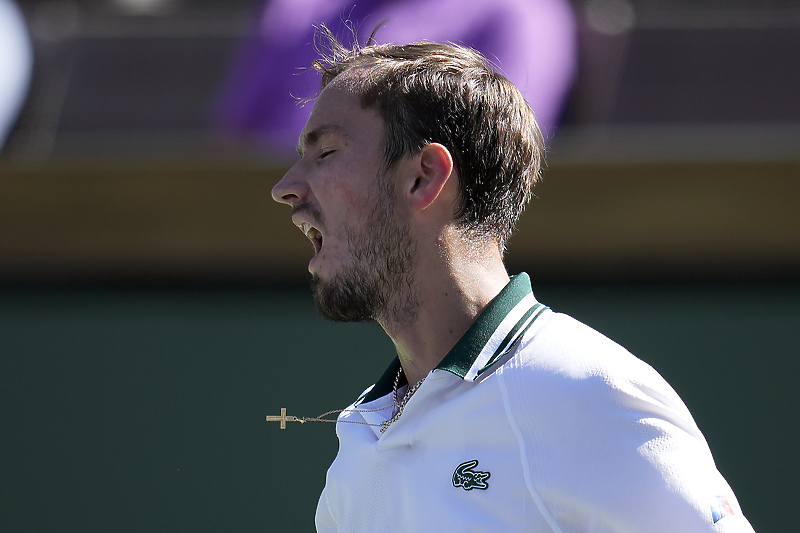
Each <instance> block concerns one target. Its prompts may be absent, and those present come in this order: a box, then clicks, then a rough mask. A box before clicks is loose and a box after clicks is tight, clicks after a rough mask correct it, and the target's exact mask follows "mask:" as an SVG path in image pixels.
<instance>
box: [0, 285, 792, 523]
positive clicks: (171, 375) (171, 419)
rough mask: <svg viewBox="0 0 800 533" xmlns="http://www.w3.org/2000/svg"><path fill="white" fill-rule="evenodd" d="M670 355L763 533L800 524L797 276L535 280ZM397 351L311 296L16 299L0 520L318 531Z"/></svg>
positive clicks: (25, 295) (3, 352) (7, 322)
mask: <svg viewBox="0 0 800 533" xmlns="http://www.w3.org/2000/svg"><path fill="white" fill-rule="evenodd" d="M536 293H537V296H538V298H539V299H540V300H541V301H543V302H544V303H547V304H548V305H550V306H551V307H553V308H554V309H555V310H557V311H563V312H566V313H569V314H572V315H573V316H575V317H576V318H578V319H580V320H582V321H584V322H586V323H588V324H589V325H591V326H593V327H595V328H596V329H599V330H600V331H602V332H604V333H606V334H607V335H608V336H610V337H612V338H614V339H615V340H617V341H618V342H620V343H621V344H623V345H625V346H626V347H628V348H629V349H631V350H632V351H633V352H634V353H636V354H637V355H639V356H640V357H641V358H643V359H645V360H647V361H648V362H650V363H651V364H652V365H653V366H655V367H656V368H657V369H658V370H659V371H660V372H661V373H662V374H663V375H664V376H665V377H666V378H667V379H668V380H669V381H670V382H671V383H672V385H673V386H674V387H675V388H676V389H677V391H678V392H679V393H680V394H681V396H682V397H683V398H684V400H685V401H686V403H687V404H688V405H689V408H690V409H691V410H692V412H693V413H694V415H695V418H696V419H697V421H698V424H699V425H700V427H701V429H702V430H703V431H704V433H705V434H706V437H707V439H708V440H709V443H710V445H711V449H712V451H713V452H714V454H715V457H716V460H717V465H718V467H719V468H720V470H721V471H722V472H723V474H724V475H725V476H726V477H727V479H728V481H729V482H730V483H731V485H732V486H733V487H734V490H735V491H736V492H737V495H738V496H739V500H740V503H741V504H742V506H743V508H744V510H745V513H746V514H747V515H748V517H749V518H750V520H751V522H752V523H753V525H754V527H755V528H756V530H757V531H759V532H761V533H763V532H768V531H782V530H786V528H787V527H788V524H789V520H790V515H789V514H788V513H786V512H784V511H785V510H786V509H791V508H793V503H794V498H793V497H792V496H793V494H796V490H795V488H794V486H793V484H792V483H793V482H794V479H795V477H796V473H797V470H798V460H797V458H796V455H795V453H794V449H795V447H796V443H797V442H798V430H797V427H796V421H797V415H796V408H797V403H798V402H797V396H798V395H797V393H796V389H795V387H794V381H795V376H797V375H798V370H800V368H799V367H800V365H798V362H797V361H798V357H797V356H798V349H797V340H798V331H800V328H798V326H800V306H799V305H798V301H800V285H798V284H724V285H701V284H667V285H654V284H649V285H590V284H583V285H580V284H578V285H567V284H560V285H559V284H545V285H541V286H538V287H536ZM390 357H391V344H390V343H389V341H388V340H387V339H386V338H385V337H384V335H383V333H382V332H381V331H380V329H378V328H377V326H374V325H339V324H330V323H326V322H324V321H323V320H321V319H320V318H318V317H317V315H316V313H315V311H314V309H313V305H312V303H311V299H310V296H309V295H308V291H307V289H305V288H298V289H285V290H278V289H271V290H267V289H254V288H251V289H224V290H223V289H203V290H199V289H198V290H108V289H107V290H101V289H53V288H50V289H47V288H41V289H36V288H25V289H9V288H6V289H3V290H0V391H1V392H2V399H1V400H2V401H0V416H1V417H2V418H0V454H2V462H0V490H1V491H2V492H0V529H2V530H3V531H9V532H18V531H19V532H44V531H54V532H55V531H58V532H64V531H75V532H78V531H80V532H95V531H97V532H108V531H114V532H128V531H129V532H142V531H192V532H203V531H208V532H219V531H236V532H240V533H243V532H248V531H311V530H313V514H314V509H315V506H316V499H317V496H318V493H319V491H320V490H321V488H322V486H323V483H324V475H325V470H326V468H327V465H328V464H329V463H330V461H331V460H332V459H333V457H334V455H335V453H336V446H337V444H336V437H335V434H334V427H333V425H332V424H305V425H302V426H300V425H297V424H295V425H290V427H289V428H288V429H287V430H285V431H281V430H280V429H279V428H278V426H277V425H276V424H269V425H268V424H267V423H265V422H264V415H266V414H277V413H278V412H279V410H280V408H281V407H286V408H287V409H288V410H289V414H296V415H305V416H313V415H317V414H320V413H322V412H324V411H327V410H329V409H334V408H341V407H344V406H346V405H347V404H348V403H349V402H350V401H351V400H352V399H354V398H355V397H356V396H357V395H358V394H359V393H360V392H361V391H362V390H363V389H364V388H365V387H366V386H368V385H369V384H370V383H371V381H372V380H373V379H375V378H376V377H377V376H378V375H379V374H380V372H381V371H382V370H383V368H384V366H385V365H386V363H387V362H388V360H389V358H390Z"/></svg>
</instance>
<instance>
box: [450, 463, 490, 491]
mask: <svg viewBox="0 0 800 533" xmlns="http://www.w3.org/2000/svg"><path fill="white" fill-rule="evenodd" d="M476 466H478V460H477V459H473V460H472V461H465V462H463V463H461V464H460V465H458V466H457V467H456V471H455V472H453V486H454V487H461V488H463V489H464V490H472V489H480V490H486V489H488V488H489V484H488V483H487V482H486V480H487V479H489V477H491V475H492V474H491V473H489V472H481V471H480V470H473V468H475V467H476Z"/></svg>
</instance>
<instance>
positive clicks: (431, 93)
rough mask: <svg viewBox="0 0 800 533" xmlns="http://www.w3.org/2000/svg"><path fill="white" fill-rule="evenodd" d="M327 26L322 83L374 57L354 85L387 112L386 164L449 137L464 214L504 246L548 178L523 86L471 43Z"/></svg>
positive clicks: (469, 226)
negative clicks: (381, 39)
mask: <svg viewBox="0 0 800 533" xmlns="http://www.w3.org/2000/svg"><path fill="white" fill-rule="evenodd" d="M376 30H377V28H376ZM318 31H319V33H320V36H321V37H322V38H323V39H324V40H325V41H327V44H328V45H329V48H328V52H327V54H323V58H322V59H321V60H318V61H316V62H315V63H314V68H316V69H317V70H318V71H320V72H322V75H323V76H322V88H323V89H324V88H325V87H326V86H327V85H328V84H329V83H330V82H331V81H332V80H333V79H334V78H336V76H338V75H339V74H341V73H343V72H346V71H348V70H351V69H353V68H358V67H367V72H366V74H365V75H363V76H359V77H358V79H357V80H356V81H355V82H354V88H355V90H356V91H357V93H358V94H359V95H360V98H361V103H362V105H363V106H364V107H368V108H374V109H377V110H378V112H379V113H380V114H381V116H382V117H383V120H384V122H385V128H386V133H385V138H384V150H385V154H384V162H385V165H386V168H387V169H389V168H391V167H392V166H393V165H394V164H395V163H397V162H398V161H399V160H400V159H401V158H402V157H404V156H406V155H413V154H417V153H419V152H420V150H422V148H423V147H424V146H425V145H427V144H430V143H434V142H435V143H440V144H442V145H443V146H445V147H446V148H447V149H448V150H449V151H450V153H451V155H452V157H453V159H454V164H455V167H456V170H457V172H458V176H459V178H460V181H459V193H460V194H459V196H460V197H459V205H458V206H457V212H456V213H455V217H456V220H457V221H458V224H459V225H460V226H461V227H462V228H464V229H466V230H468V231H469V232H471V233H473V234H475V235H477V236H480V237H491V238H493V239H494V240H496V241H497V242H498V243H499V245H500V248H501V250H504V249H505V246H506V243H507V242H508V239H509V238H510V237H511V234H512V233H513V231H514V228H515V225H516V223H517V220H518V219H519V216H520V215H521V214H522V212H523V210H524V209H525V205H526V204H527V203H528V201H529V200H530V197H531V194H532V189H533V186H534V184H535V183H536V182H537V181H538V180H539V177H540V169H541V164H542V159H543V152H544V141H543V138H542V134H541V131H540V130H539V126H538V125H537V123H536V119H535V118H534V115H533V111H532V110H531V108H530V106H529V105H528V103H527V102H526V101H525V98H524V97H523V96H522V94H521V93H520V91H519V89H517V87H516V86H514V84H512V83H511V82H510V81H509V80H508V79H507V78H505V77H504V76H503V75H501V74H499V73H497V72H496V71H495V70H494V69H493V68H492V67H491V65H490V64H489V62H488V61H487V60H486V58H485V57H483V56H482V55H481V54H480V53H479V52H477V51H475V50H473V49H470V48H467V47H464V46H458V45H454V44H449V43H448V44H440V43H432V42H419V43H412V44H407V45H393V44H382V45H378V44H373V37H372V36H371V37H370V39H369V41H368V42H367V44H366V45H365V46H363V47H362V46H359V45H358V44H357V43H356V44H355V45H354V46H353V48H352V49H348V48H346V47H345V46H344V45H342V44H341V43H340V42H339V41H338V40H337V39H336V37H335V36H334V35H333V33H332V32H331V31H330V30H329V29H328V28H326V27H325V26H320V27H319V28H318ZM374 34H375V32H373V36H374Z"/></svg>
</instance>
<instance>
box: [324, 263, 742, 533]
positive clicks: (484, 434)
mask: <svg viewBox="0 0 800 533" xmlns="http://www.w3.org/2000/svg"><path fill="white" fill-rule="evenodd" d="M398 369H399V362H398V361H397V360H395V361H394V362H393V363H392V365H390V367H389V368H388V369H387V371H386V372H385V373H384V375H383V376H382V377H381V378H380V380H379V381H378V382H377V383H376V384H375V385H374V386H373V387H370V389H367V391H366V392H365V393H364V394H363V395H362V397H361V398H359V400H358V401H356V402H355V403H354V404H353V405H352V406H350V407H349V408H348V409H347V410H345V411H344V412H342V414H341V415H340V417H339V420H338V422H337V424H336V433H337V435H338V437H339V453H338V455H337V456H336V459H335V460H334V462H333V464H332V465H331V467H330V469H329V470H328V474H327V478H326V485H325V489H324V491H323V492H322V496H321V497H320V501H319V505H318V507H317V514H316V525H317V530H318V531H319V532H330V531H342V532H348V533H357V532H364V533H376V532H383V531H392V532H414V533H421V532H431V533H442V532H451V531H452V532H459V533H463V532H517V531H519V532H522V531H525V532H563V533H566V532H576V533H577V532H580V533H585V532H590V531H591V532H612V531H613V532H630V533H634V532H636V533H642V532H648V533H659V532H663V533H691V532H699V531H716V532H752V531H753V529H752V527H751V526H750V524H749V523H748V522H747V520H746V519H745V518H744V516H743V515H742V512H741V509H740V508H739V505H738V502H737V501H736V498H735V496H734V494H733V492H732V491H731V489H730V487H729V486H728V484H727V483H726V481H725V480H724V479H723V477H722V475H720V473H719V472H718V471H717V469H716V467H715V465H714V460H713V458H712V457H711V452H710V451H709V449H708V445H707V444H706V442H705V439H704V438H703V435H702V434H701V433H700V431H699V430H698V428H697V426H696V424H695V422H694V420H693V419H692V416H691V415H690V414H689V411H688V410H687V408H686V406H685V405H684V404H683V402H682V401H681V399H680V398H679V397H678V395H677V394H676V393H675V391H673V390H672V388H671V387H670V386H669V385H668V384H667V383H666V381H664V379H663V378H662V377H661V376H660V375H659V374H658V373H657V372H656V371H655V370H653V369H652V368H651V367H650V366H648V365H647V364H646V363H644V362H642V361H640V360H639V359H637V358H635V357H634V356H633V355H631V354H630V353H629V352H627V351H626V350H625V349H624V348H622V347H621V346H619V345H617V344H615V343H614V342H612V341H611V340H609V339H607V338H606V337H604V336H602V335H601V334H599V333H597V332H596V331H594V330H592V329H591V328H589V327H587V326H585V325H583V324H581V323H579V322H577V321H576V320H574V319H572V318H570V317H568V316H566V315H563V314H558V313H554V312H552V311H551V310H550V309H548V308H547V307H545V306H543V305H542V304H540V303H538V302H537V301H536V300H535V299H534V297H533V293H532V292H531V287H530V279H529V278H528V276H527V275H526V274H520V275H518V276H515V277H514V278H513V279H512V281H511V282H510V283H509V284H508V286H506V287H505V288H504V289H503V291H502V292H501V293H500V294H499V295H498V296H497V298H495V299H494V300H493V301H492V303H491V304H490V305H489V306H488V307H487V308H486V310H485V311H484V312H483V313H482V314H481V316H480V317H479V318H478V320H477V321H476V322H475V323H474V324H473V326H472V327H471V328H470V329H469V331H467V333H466V334H465V335H464V336H463V337H462V338H461V340H459V342H458V343H457V344H456V346H455V347H454V348H453V350H452V351H451V352H450V353H449V354H448V355H447V356H446V357H445V358H444V360H443V361H442V362H441V364H440V365H439V366H438V367H437V368H436V369H434V370H433V371H432V372H431V373H430V374H429V375H428V376H427V377H426V379H425V381H424V382H423V383H422V385H421V386H420V388H419V389H418V390H417V392H416V393H415V394H414V395H413V396H412V397H411V399H410V400H409V401H408V403H407V404H406V406H405V409H404V411H403V414H402V416H401V417H400V418H399V419H398V420H397V421H395V422H394V423H393V424H391V425H390V426H389V427H388V428H387V429H386V431H385V432H384V433H381V431H380V423H381V422H383V421H385V420H387V419H389V418H391V416H392V414H393V392H392V387H393V383H394V379H395V376H396V375H397V371H398ZM404 385H405V384H404ZM405 386H407V385H405Z"/></svg>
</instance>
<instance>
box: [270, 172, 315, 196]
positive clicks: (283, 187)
mask: <svg viewBox="0 0 800 533" xmlns="http://www.w3.org/2000/svg"><path fill="white" fill-rule="evenodd" d="M307 195H308V186H307V184H306V183H304V182H303V181H302V180H300V179H299V177H298V176H297V172H296V169H295V167H292V168H290V169H289V172H287V173H286V174H284V176H283V178H281V180H280V181H279V182H278V183H276V184H275V186H274V187H273V188H272V199H273V200H275V201H276V202H278V203H281V204H287V205H295V204H298V203H300V202H303V201H304V200H305V198H306V196H307Z"/></svg>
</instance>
